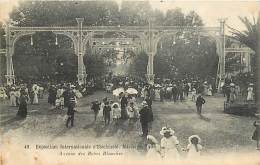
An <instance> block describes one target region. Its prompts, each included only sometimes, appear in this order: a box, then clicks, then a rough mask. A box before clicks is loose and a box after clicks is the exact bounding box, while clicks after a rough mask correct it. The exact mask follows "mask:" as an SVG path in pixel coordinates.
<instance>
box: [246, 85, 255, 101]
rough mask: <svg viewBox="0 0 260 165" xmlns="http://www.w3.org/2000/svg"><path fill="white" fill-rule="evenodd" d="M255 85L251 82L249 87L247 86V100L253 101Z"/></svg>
mask: <svg viewBox="0 0 260 165" xmlns="http://www.w3.org/2000/svg"><path fill="white" fill-rule="evenodd" d="M253 85H254V84H252V83H250V84H249V87H248V88H247V98H246V100H247V101H253V100H254V93H253V91H254V88H253Z"/></svg>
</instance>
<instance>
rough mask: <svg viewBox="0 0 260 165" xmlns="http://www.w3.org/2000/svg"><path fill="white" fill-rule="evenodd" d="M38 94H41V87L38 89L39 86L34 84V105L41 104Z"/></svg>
mask: <svg viewBox="0 0 260 165" xmlns="http://www.w3.org/2000/svg"><path fill="white" fill-rule="evenodd" d="M38 93H39V87H38V85H36V84H34V85H33V104H38V103H39V99H38Z"/></svg>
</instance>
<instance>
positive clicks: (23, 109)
mask: <svg viewBox="0 0 260 165" xmlns="http://www.w3.org/2000/svg"><path fill="white" fill-rule="evenodd" d="M27 101H28V97H27V96H26V95H21V97H20V104H19V109H18V112H17V116H19V117H23V118H25V117H26V116H27Z"/></svg>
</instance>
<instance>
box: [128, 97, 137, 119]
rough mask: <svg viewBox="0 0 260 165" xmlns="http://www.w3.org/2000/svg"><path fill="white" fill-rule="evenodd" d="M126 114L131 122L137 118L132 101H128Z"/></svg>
mask: <svg viewBox="0 0 260 165" xmlns="http://www.w3.org/2000/svg"><path fill="white" fill-rule="evenodd" d="M127 114H128V117H129V123H133V121H134V120H135V119H137V118H138V112H137V108H136V107H135V104H134V102H130V105H129V106H128V107H127Z"/></svg>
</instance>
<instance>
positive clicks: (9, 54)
mask: <svg viewBox="0 0 260 165" xmlns="http://www.w3.org/2000/svg"><path fill="white" fill-rule="evenodd" d="M9 28H10V27H9V23H8V22H7V24H6V75H5V78H6V83H7V84H10V85H11V84H14V83H15V76H14V69H13V52H14V51H13V49H14V48H13V47H12V43H11V36H10V29H9Z"/></svg>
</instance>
